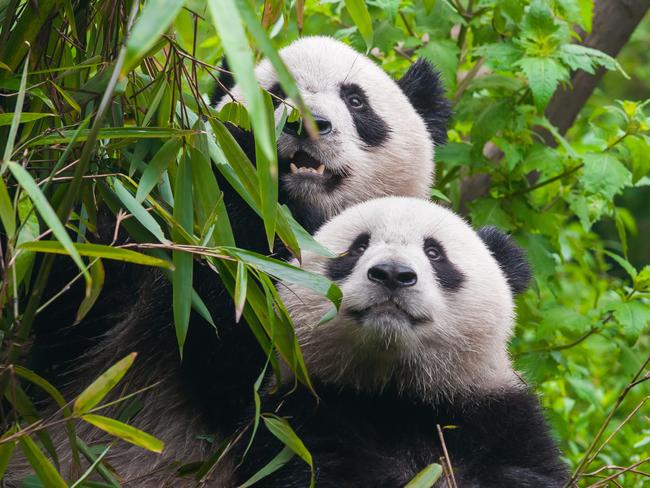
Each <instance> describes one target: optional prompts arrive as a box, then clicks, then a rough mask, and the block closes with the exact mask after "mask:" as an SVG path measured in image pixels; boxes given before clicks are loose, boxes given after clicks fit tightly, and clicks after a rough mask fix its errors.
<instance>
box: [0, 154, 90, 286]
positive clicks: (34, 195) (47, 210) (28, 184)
mask: <svg viewBox="0 0 650 488" xmlns="http://www.w3.org/2000/svg"><path fill="white" fill-rule="evenodd" d="M7 164H8V165H9V170H10V171H11V173H12V174H13V175H14V178H16V181H18V183H19V184H20V186H22V187H23V189H24V190H25V192H27V195H29V198H30V199H31V200H32V202H33V203H34V206H35V207H36V208H37V210H38V212H39V213H40V214H41V217H42V218H43V220H44V221H45V223H46V224H47V225H48V226H49V227H50V229H51V230H52V233H53V234H54V237H56V238H57V239H58V241H59V242H60V243H61V245H62V246H63V247H64V248H65V250H66V251H67V253H68V255H69V256H70V257H71V258H72V260H73V261H74V262H75V264H76V265H77V266H78V267H79V269H80V270H81V272H82V273H83V275H84V278H85V280H86V294H88V293H89V291H90V284H91V278H90V273H89V272H88V269H87V268H86V265H85V264H84V262H83V261H82V260H81V256H80V255H79V253H78V252H77V249H76V248H75V247H74V244H73V243H72V240H70V236H69V235H68V233H67V232H66V230H65V227H63V224H62V223H61V221H60V220H59V217H58V216H57V215H56V212H55V211H54V209H53V208H52V206H51V205H50V202H48V201H47V198H46V197H45V195H43V193H42V192H41V189H40V188H39V187H38V185H37V184H36V182H35V181H34V180H33V178H32V177H31V175H30V174H29V173H28V172H27V171H26V170H25V169H24V168H23V167H22V166H20V165H19V164H17V163H14V162H11V161H9V162H8V163H7Z"/></svg>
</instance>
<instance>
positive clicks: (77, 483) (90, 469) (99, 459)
mask: <svg viewBox="0 0 650 488" xmlns="http://www.w3.org/2000/svg"><path fill="white" fill-rule="evenodd" d="M110 448H111V447H110V446H108V447H106V448H105V449H104V450H103V451H102V452H101V454H100V455H99V456H97V459H95V460H94V461H93V463H92V464H91V465H90V466H89V467H88V469H87V470H86V471H85V472H84V474H82V475H81V476H80V477H79V479H77V481H75V482H74V483H73V484H72V485H70V488H77V487H79V486H82V483H83V482H84V481H85V480H86V478H88V476H90V475H91V474H92V473H93V471H95V469H96V468H97V466H98V465H99V463H101V462H102V459H104V456H106V454H108V450H109V449H110Z"/></svg>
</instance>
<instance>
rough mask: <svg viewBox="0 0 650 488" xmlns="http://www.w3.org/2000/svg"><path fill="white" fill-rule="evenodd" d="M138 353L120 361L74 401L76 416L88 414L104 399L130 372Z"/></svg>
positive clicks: (73, 409)
mask: <svg viewBox="0 0 650 488" xmlns="http://www.w3.org/2000/svg"><path fill="white" fill-rule="evenodd" d="M136 356H137V353H135V352H132V353H131V354H129V355H128V356H126V357H124V358H122V359H120V360H119V361H118V362H117V363H115V364H114V365H113V366H111V367H110V368H108V369H107V370H106V371H105V372H104V373H102V374H101V375H100V376H99V378H97V379H96V380H95V381H93V382H92V383H91V384H90V385H89V386H88V387H87V388H86V389H85V390H84V391H82V392H81V394H80V395H79V396H78V397H77V399H76V400H75V401H74V404H73V406H72V411H73V412H74V413H75V414H76V415H80V414H83V413H86V412H88V411H89V410H91V409H92V408H93V407H95V406H96V405H97V404H98V403H99V402H101V401H102V399H103V398H104V397H105V396H106V395H107V394H108V393H109V392H110V391H111V390H112V389H113V388H114V387H115V385H117V384H118V383H119V381H120V380H121V379H122V378H123V377H124V375H125V374H126V372H127V371H128V370H129V368H130V367H131V365H132V364H133V361H135V357H136Z"/></svg>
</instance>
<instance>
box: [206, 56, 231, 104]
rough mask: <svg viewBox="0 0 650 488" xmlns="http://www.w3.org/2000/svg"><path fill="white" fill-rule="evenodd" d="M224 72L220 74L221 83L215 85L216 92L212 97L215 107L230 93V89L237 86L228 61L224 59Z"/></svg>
mask: <svg viewBox="0 0 650 488" xmlns="http://www.w3.org/2000/svg"><path fill="white" fill-rule="evenodd" d="M221 69H222V71H221V72H220V74H219V81H217V82H216V83H215V87H214V91H213V92H212V96H211V97H210V103H211V104H212V105H213V106H215V105H217V104H218V103H219V102H220V101H221V99H222V98H223V97H224V96H225V95H226V94H227V93H228V92H229V91H230V89H231V88H232V87H233V86H235V78H234V77H233V75H232V71H231V70H230V66H229V65H228V60H227V59H226V58H223V61H222V62H221Z"/></svg>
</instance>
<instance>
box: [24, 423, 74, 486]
mask: <svg viewBox="0 0 650 488" xmlns="http://www.w3.org/2000/svg"><path fill="white" fill-rule="evenodd" d="M18 442H19V443H20V447H21V448H22V450H23V452H24V453H25V457H26V458H27V460H28V461H29V464H30V466H31V467H32V468H33V469H34V472H35V473H36V476H38V479H39V480H41V482H42V483H43V484H44V485H45V487H46V488H67V487H68V484H67V483H66V482H65V481H64V480H63V478H61V475H60V474H59V473H58V471H57V470H56V468H55V467H54V466H53V465H52V463H51V462H50V460H49V459H47V457H46V456H45V454H43V452H42V451H41V450H40V449H39V448H38V446H37V445H36V443H35V442H34V441H33V440H32V438H31V437H29V436H28V435H25V436H22V437H20V438H19V439H18Z"/></svg>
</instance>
